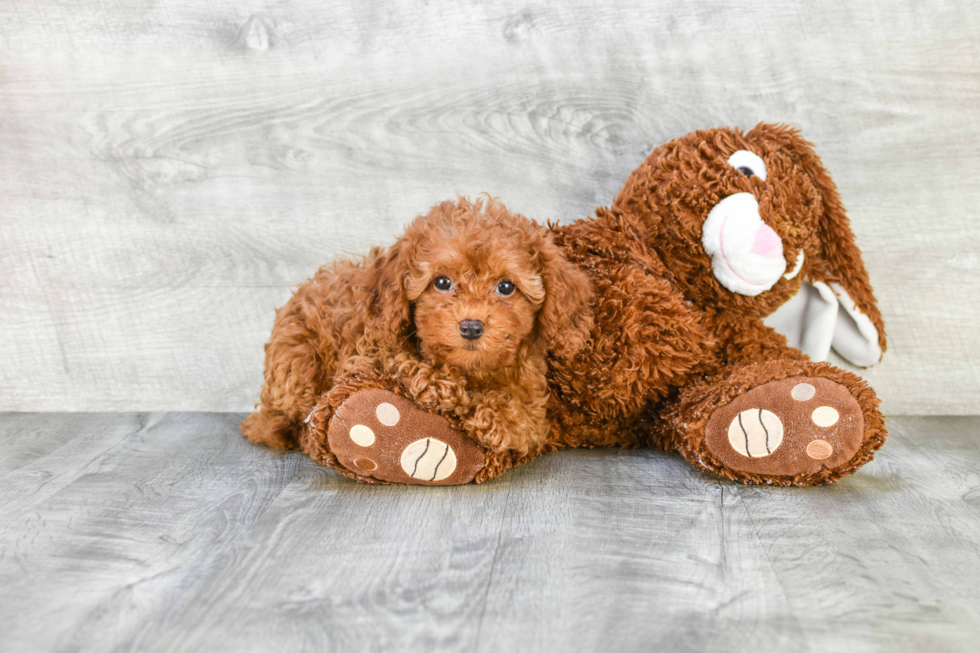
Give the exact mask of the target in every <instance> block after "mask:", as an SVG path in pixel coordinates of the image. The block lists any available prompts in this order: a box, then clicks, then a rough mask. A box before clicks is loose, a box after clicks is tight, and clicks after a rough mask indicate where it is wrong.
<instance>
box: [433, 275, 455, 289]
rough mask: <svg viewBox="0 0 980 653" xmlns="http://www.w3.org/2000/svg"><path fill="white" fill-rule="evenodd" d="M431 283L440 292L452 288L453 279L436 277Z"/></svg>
mask: <svg viewBox="0 0 980 653" xmlns="http://www.w3.org/2000/svg"><path fill="white" fill-rule="evenodd" d="M432 285H433V286H435V288H436V290H438V291H440V292H447V291H449V290H452V289H453V280H452V279H450V278H449V277H436V280H435V281H433V282H432Z"/></svg>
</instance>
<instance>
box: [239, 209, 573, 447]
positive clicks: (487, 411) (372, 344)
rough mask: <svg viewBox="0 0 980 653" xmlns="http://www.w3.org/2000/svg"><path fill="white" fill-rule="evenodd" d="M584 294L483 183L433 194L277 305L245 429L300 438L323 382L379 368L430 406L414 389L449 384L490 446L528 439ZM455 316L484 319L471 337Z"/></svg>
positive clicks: (541, 424)
mask: <svg viewBox="0 0 980 653" xmlns="http://www.w3.org/2000/svg"><path fill="white" fill-rule="evenodd" d="M436 280H439V283H438V284H436V283H434V282H435V281H436ZM446 280H448V282H449V284H448V287H447V281H446ZM504 281H509V282H511V283H512V284H513V286H514V287H515V288H514V289H513V291H512V292H509V293H508V292H506V291H508V290H510V287H509V286H507V285H504V286H501V285H500V284H501V282H504ZM500 290H503V292H500ZM591 300H592V289H591V286H590V284H589V281H588V279H587V277H586V276H585V274H583V273H582V272H581V271H580V270H579V269H578V268H577V267H576V266H574V265H572V264H570V263H569V262H568V261H567V260H566V259H565V257H564V255H563V254H562V252H561V250H560V249H559V248H558V247H557V246H556V245H555V244H554V242H553V241H552V236H551V233H550V232H549V231H548V229H546V228H545V227H544V226H542V225H539V224H537V223H536V222H533V221H532V220H529V219H527V218H525V217H524V216H522V215H519V214H513V213H510V212H509V211H508V210H507V208H506V207H505V206H504V205H503V204H502V203H500V202H499V201H498V200H495V199H493V198H490V197H487V198H486V199H485V200H484V199H478V200H477V201H475V202H471V201H469V200H467V199H465V198H462V197H461V198H458V199H457V201H455V202H452V201H447V202H443V203H441V204H438V205H436V206H434V207H433V208H432V209H431V210H430V211H429V213H428V214H426V215H424V216H419V217H417V218H416V219H415V220H414V221H413V222H412V223H411V224H410V225H409V226H408V228H407V229H406V230H405V234H404V235H403V236H402V237H401V238H399V239H398V241H397V242H396V243H395V244H394V245H393V246H391V247H390V248H388V249H383V248H374V249H372V250H371V252H370V253H369V254H368V255H367V256H366V257H364V258H363V259H357V260H349V259H342V260H338V261H336V262H334V263H332V264H330V265H326V266H324V267H322V268H320V270H319V271H318V272H317V273H316V275H315V276H314V277H313V278H312V279H310V280H308V281H307V282H305V283H304V284H302V285H301V286H300V287H299V289H298V290H297V291H296V292H295V294H294V295H293V297H292V298H291V299H290V300H289V302H288V303H287V304H286V305H285V306H283V307H282V308H280V309H279V310H278V311H277V313H276V320H275V324H274V326H273V329H272V337H271V339H270V341H269V343H268V344H267V345H266V347H265V351H266V361H265V385H264V387H263V388H262V393H261V401H260V404H259V406H258V408H259V410H258V411H256V412H255V413H253V414H251V415H250V416H249V417H248V418H246V419H245V421H244V422H242V433H243V434H244V435H245V436H246V437H247V438H248V439H250V440H252V441H253V442H259V443H264V444H267V445H270V446H273V447H276V448H280V449H295V448H299V447H300V446H301V442H302V438H301V437H300V435H301V431H302V426H303V420H304V419H305V418H306V417H307V415H308V414H309V413H310V411H311V410H312V409H313V407H314V406H315V404H316V403H317V400H318V399H319V397H320V396H321V395H322V394H323V393H324V392H326V391H328V390H330V389H331V388H332V387H333V386H334V385H335V384H336V383H338V381H339V380H341V379H343V378H344V377H345V375H348V376H351V375H357V374H359V373H372V374H377V373H383V374H385V375H386V376H393V377H395V379H396V380H397V381H398V382H399V383H400V384H401V385H402V386H403V387H405V388H407V389H409V391H412V389H413V388H414V389H417V390H418V392H417V393H414V392H413V394H418V395H419V396H418V399H419V401H420V403H422V404H426V403H427V404H428V405H430V406H434V407H436V408H438V406H439V404H440V401H439V398H435V399H434V400H429V401H425V399H424V397H423V396H422V395H423V393H425V392H429V393H433V392H435V393H438V392H439V388H444V389H446V391H447V392H450V391H451V392H453V393H454V396H453V397H452V401H451V402H449V401H443V402H442V403H444V404H447V405H448V404H450V403H451V404H452V411H453V413H454V414H455V417H456V418H457V419H458V421H459V423H460V424H461V425H462V426H463V427H464V428H465V430H466V432H467V433H468V434H469V435H470V436H471V437H473V438H474V439H475V440H476V441H477V442H478V443H479V444H480V445H482V446H483V447H485V448H486V449H487V450H490V451H494V452H498V453H502V452H511V453H513V454H516V455H527V454H534V453H537V452H538V451H540V449H541V448H542V447H543V446H544V445H545V443H546V441H547V438H548V426H547V424H548V422H547V418H546V410H545V406H546V404H547V401H548V383H547V376H546V375H547V362H546V357H547V355H548V353H549V352H551V353H553V354H555V355H560V356H569V355H571V354H574V353H575V352H576V351H578V350H579V349H581V348H582V347H583V346H584V345H585V342H586V340H587V338H588V335H589V331H590V329H591V327H592V316H591V312H590V311H589V305H590V303H591ZM463 320H479V321H481V322H482V323H483V329H484V332H483V335H482V337H480V338H479V339H476V340H473V339H467V338H464V337H463V336H462V334H461V330H460V322H461V321H463ZM440 380H445V381H447V382H446V383H440Z"/></svg>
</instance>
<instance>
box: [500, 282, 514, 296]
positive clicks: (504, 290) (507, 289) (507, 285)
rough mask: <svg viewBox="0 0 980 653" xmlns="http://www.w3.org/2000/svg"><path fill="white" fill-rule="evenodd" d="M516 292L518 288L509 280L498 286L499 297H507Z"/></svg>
mask: <svg viewBox="0 0 980 653" xmlns="http://www.w3.org/2000/svg"><path fill="white" fill-rule="evenodd" d="M515 290H517V286H515V285H514V284H513V283H511V282H510V281H508V280H507V279H504V280H503V281H501V282H500V283H498V284H497V294H498V295H503V296H504V297H506V296H507V295H512V294H513V293H514V291H515Z"/></svg>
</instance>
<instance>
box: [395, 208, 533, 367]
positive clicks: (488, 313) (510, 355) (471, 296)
mask: <svg viewBox="0 0 980 653" xmlns="http://www.w3.org/2000/svg"><path fill="white" fill-rule="evenodd" d="M482 217H485V216H482ZM482 217H481V216H480V215H478V214H471V215H468V216H464V218H463V219H464V220H465V221H467V222H468V224H465V226H464V225H461V226H462V228H457V229H453V230H450V231H438V232H436V233H431V234H429V236H428V238H427V239H426V240H425V241H423V242H422V243H421V247H420V248H419V249H418V250H417V251H418V254H417V259H416V260H415V261H414V263H415V265H417V266H418V267H419V268H422V269H425V270H426V271H427V274H426V275H424V277H423V278H424V280H425V281H424V283H425V286H424V288H420V289H418V290H419V294H418V296H417V297H416V299H415V301H414V323H415V329H416V334H417V336H418V340H419V346H420V349H421V351H422V353H423V355H425V356H426V357H429V358H432V359H433V360H436V361H439V362H443V363H448V364H451V365H457V366H459V367H461V368H463V369H467V370H488V369H493V368H497V367H501V366H504V365H507V364H509V363H511V362H513V360H514V358H515V356H516V354H517V352H518V349H519V348H520V346H521V344H522V343H524V342H526V341H528V339H529V338H530V337H531V335H532V332H533V331H534V328H535V321H536V316H537V314H538V311H539V308H540V306H541V299H542V298H543V285H542V280H541V277H540V276H539V275H538V274H537V273H536V272H535V270H534V261H533V259H532V256H531V253H530V252H528V251H526V248H524V247H522V246H521V243H520V242H519V239H516V238H514V237H513V234H508V233H507V232H506V229H501V228H500V227H499V226H494V225H487V224H483V227H484V228H483V229H478V228H473V227H476V226H477V225H478V224H481V223H484V222H485V220H483V219H482ZM416 283H418V284H419V285H421V283H423V282H422V279H419V280H418V281H417V282H416Z"/></svg>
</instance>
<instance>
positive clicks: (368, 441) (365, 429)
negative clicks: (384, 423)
mask: <svg viewBox="0 0 980 653" xmlns="http://www.w3.org/2000/svg"><path fill="white" fill-rule="evenodd" d="M349 432H350V439H351V440H353V441H354V444H357V445H360V446H362V447H370V446H371V445H372V444H374V440H375V438H374V431H372V430H371V428H370V427H369V426H364V425H363V424H355V425H354V426H352V427H351V428H350V431H349Z"/></svg>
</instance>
